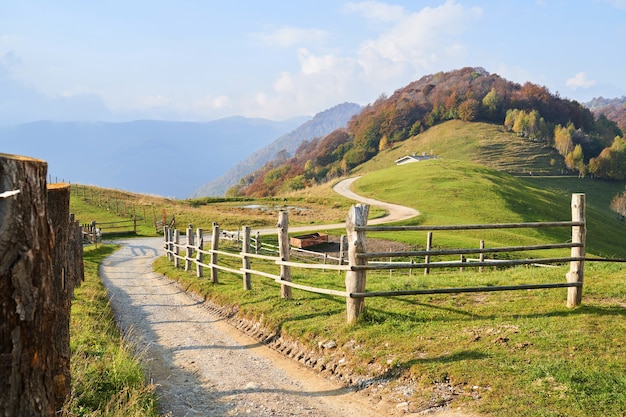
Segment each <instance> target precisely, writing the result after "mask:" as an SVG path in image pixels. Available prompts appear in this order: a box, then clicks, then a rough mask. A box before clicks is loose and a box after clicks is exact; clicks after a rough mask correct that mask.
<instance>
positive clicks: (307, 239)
mask: <svg viewBox="0 0 626 417" xmlns="http://www.w3.org/2000/svg"><path fill="white" fill-rule="evenodd" d="M289 243H290V244H291V246H294V247H296V248H300V249H304V248H309V247H311V246H317V245H322V244H324V243H328V235H327V234H323V233H311V234H308V235H301V236H292V237H291V238H290V239H289Z"/></svg>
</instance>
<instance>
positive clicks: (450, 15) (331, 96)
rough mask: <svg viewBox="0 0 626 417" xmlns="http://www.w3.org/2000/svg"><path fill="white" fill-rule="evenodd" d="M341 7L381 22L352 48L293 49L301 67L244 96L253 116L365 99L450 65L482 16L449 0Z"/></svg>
mask: <svg viewBox="0 0 626 417" xmlns="http://www.w3.org/2000/svg"><path fill="white" fill-rule="evenodd" d="M344 10H345V11H346V12H349V13H353V14H355V15H357V16H361V17H362V18H364V19H367V20H369V21H377V22H381V23H383V25H380V26H379V27H378V28H377V30H378V32H377V33H376V34H375V35H374V36H371V37H370V38H369V39H364V40H363V41H362V42H361V44H360V45H359V47H358V48H356V49H355V50H353V51H352V52H350V53H346V52H345V51H342V52H341V53H340V52H338V51H337V50H332V49H331V50H325V49H324V48H314V49H315V50H314V49H313V48H306V47H299V48H297V49H296V50H295V54H296V56H297V59H298V63H299V70H298V71H292V72H284V71H283V72H281V73H280V74H279V75H277V78H276V80H275V82H274V83H273V85H272V91H261V92H257V93H255V96H254V99H249V100H248V106H250V107H258V108H257V110H256V112H255V113H256V114H257V115H260V116H263V117H271V116H272V115H273V114H274V113H275V112H280V111H281V109H282V110H283V111H284V109H285V108H290V109H300V113H309V114H311V113H312V112H313V111H315V110H316V109H320V108H324V107H328V106H332V105H334V104H337V100H341V98H340V97H342V95H343V96H345V97H346V100H352V101H358V102H360V103H362V104H364V103H367V102H370V101H372V100H374V99H375V98H376V97H378V96H379V95H380V94H381V93H390V92H391V91H392V90H393V89H395V88H397V87H398V86H401V85H403V84H405V83H408V82H410V81H413V80H414V79H416V77H418V76H421V75H423V74H424V73H426V72H427V71H431V70H433V69H435V68H436V69H440V68H448V67H450V68H454V67H455V66H458V65H459V63H461V62H462V59H461V58H463V57H465V56H466V55H467V54H468V53H469V52H468V47H467V46H466V45H465V44H464V43H463V39H462V34H463V33H465V31H466V30H468V28H470V27H471V26H472V25H473V24H474V22H476V21H477V20H478V19H480V17H481V15H482V10H481V9H480V8H477V7H470V8H468V7H465V6H463V5H461V4H459V3H457V2H455V1H451V0H450V1H447V2H445V3H443V4H442V5H440V6H438V7H425V8H422V9H421V10H418V11H415V12H411V11H408V10H407V9H405V8H403V7H400V6H395V5H390V4H386V3H382V2H377V1H365V2H352V3H348V4H347V5H346V6H345V9H344ZM305 33H308V32H301V31H298V30H294V29H293V28H290V30H285V31H274V32H271V33H268V34H266V35H265V39H266V40H268V42H269V41H270V40H273V41H274V43H275V44H280V45H283V46H289V45H295V44H296V43H297V42H296V40H297V39H303V38H304V37H305ZM270 35H271V36H270ZM310 35H311V33H309V36H310ZM313 35H315V34H313ZM316 36H317V39H319V38H320V37H321V34H318V35H316ZM313 38H315V36H313ZM251 112H253V111H251Z"/></svg>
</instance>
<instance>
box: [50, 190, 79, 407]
mask: <svg viewBox="0 0 626 417" xmlns="http://www.w3.org/2000/svg"><path fill="white" fill-rule="evenodd" d="M47 212H48V219H49V221H50V225H51V227H52V231H53V234H52V240H53V242H54V243H53V245H52V273H53V277H54V286H55V288H54V292H53V293H52V294H50V295H49V296H51V298H52V299H53V300H54V301H53V302H54V305H55V306H56V316H57V317H56V319H55V320H54V322H53V326H54V330H53V331H54V343H55V352H56V357H55V363H54V364H53V367H54V369H53V378H54V396H55V409H56V410H60V409H61V407H63V403H65V401H66V400H67V398H68V397H69V394H70V309H71V306H72V295H73V294H74V285H75V282H76V279H75V277H74V274H75V273H76V270H75V269H74V267H73V265H74V264H75V263H76V262H77V261H78V259H75V258H74V254H75V253H74V251H73V250H72V249H71V248H70V246H69V244H70V233H71V232H72V228H71V227H70V189H69V187H68V186H67V185H66V184H61V183H57V184H53V185H48V210H47Z"/></svg>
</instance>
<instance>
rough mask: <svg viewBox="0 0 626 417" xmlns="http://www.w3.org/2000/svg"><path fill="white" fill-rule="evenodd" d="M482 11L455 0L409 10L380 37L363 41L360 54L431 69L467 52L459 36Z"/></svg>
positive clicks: (379, 60) (388, 63) (365, 59)
mask: <svg viewBox="0 0 626 417" xmlns="http://www.w3.org/2000/svg"><path fill="white" fill-rule="evenodd" d="M480 15H481V10H480V9H479V8H472V9H467V8H465V7H463V6H462V5H460V4H457V3H455V2H453V1H448V2H446V3H444V4H443V5H441V6H439V7H436V8H430V7H426V8H424V9H422V10H420V11H419V12H416V13H409V14H405V15H404V16H403V17H402V18H401V19H399V20H398V21H397V23H396V24H395V25H394V26H393V27H391V28H390V29H389V30H387V31H386V32H384V33H382V34H381V35H380V36H379V37H378V38H377V39H372V40H369V41H367V42H365V43H363V45H362V46H361V48H360V51H359V55H360V58H361V60H363V61H365V62H367V61H372V60H373V61H375V62H377V64H379V65H380V64H381V63H383V62H385V61H386V62H387V66H389V65H394V64H398V63H406V64H408V65H409V66H410V67H412V68H414V69H415V70H418V71H419V70H424V69H427V68H429V67H431V66H432V65H433V64H435V63H439V61H442V60H446V59H454V58H455V56H458V55H463V54H464V53H465V47H464V46H463V45H462V44H460V43H459V42H458V41H456V37H457V36H458V35H460V34H461V33H463V31H464V30H465V29H466V28H467V27H468V26H469V24H470V23H471V22H472V21H473V20H475V19H477V18H478V17H480ZM439 65H440V64H439Z"/></svg>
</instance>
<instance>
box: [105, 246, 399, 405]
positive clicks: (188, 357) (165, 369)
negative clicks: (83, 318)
mask: <svg viewBox="0 0 626 417" xmlns="http://www.w3.org/2000/svg"><path fill="white" fill-rule="evenodd" d="M115 243H118V244H121V245H123V248H122V249H121V250H119V251H118V252H116V253H115V254H113V255H112V256H110V257H108V258H107V259H106V260H105V261H104V262H103V264H102V266H101V269H100V276H101V278H102V281H103V282H104V284H105V286H106V287H107V289H108V291H109V295H110V299H111V304H112V306H113V309H114V311H115V314H116V317H117V319H118V323H119V325H120V327H121V329H122V330H123V331H124V332H125V333H126V334H128V335H129V336H130V337H131V340H133V341H134V342H135V343H136V344H137V347H138V349H139V350H140V351H143V356H144V357H145V360H146V364H147V367H148V369H149V374H150V377H151V378H152V380H153V382H154V383H155V384H156V385H157V394H158V396H159V402H160V407H161V411H162V412H163V414H166V415H167V414H169V415H172V416H355V417H356V416H363V417H367V416H375V415H378V416H380V415H388V414H387V413H386V412H385V411H384V410H383V412H382V413H381V410H380V408H378V409H377V407H374V406H373V405H371V404H368V403H367V399H366V398H365V397H364V396H362V395H359V394H357V393H354V392H351V391H350V390H348V389H345V388H342V387H341V386H339V385H336V384H334V383H333V382H332V381H328V380H326V379H324V378H323V377H321V376H320V375H318V374H316V373H315V372H314V371H313V370H311V369H309V368H307V367H305V366H303V365H301V364H299V363H297V362H295V361H293V360H291V359H288V358H285V357H284V356H282V355H280V354H279V353H278V352H274V351H272V350H270V349H269V348H267V347H266V346H262V345H260V344H259V343H258V342H256V341H255V340H253V339H251V338H249V337H247V336H245V335H243V334H242V333H240V332H239V331H238V330H236V329H235V328H233V327H232V326H230V325H228V324H226V323H224V322H223V320H222V319H221V318H220V317H217V316H215V315H214V314H213V313H212V312H211V311H209V309H207V308H205V307H204V303H203V300H200V299H196V298H193V296H192V295H190V294H188V293H186V292H185V291H183V290H182V289H180V288H179V287H178V285H177V284H176V283H174V282H173V281H171V280H169V279H167V278H165V277H163V276H161V275H159V274H157V273H154V272H152V271H151V264H152V262H153V261H154V259H155V258H156V257H157V256H160V255H162V254H163V253H164V252H163V250H162V246H163V241H162V240H161V239H160V238H156V239H155V238H148V239H129V240H120V241H116V242H115ZM389 407H392V406H387V407H385V408H387V409H388V408H389Z"/></svg>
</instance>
